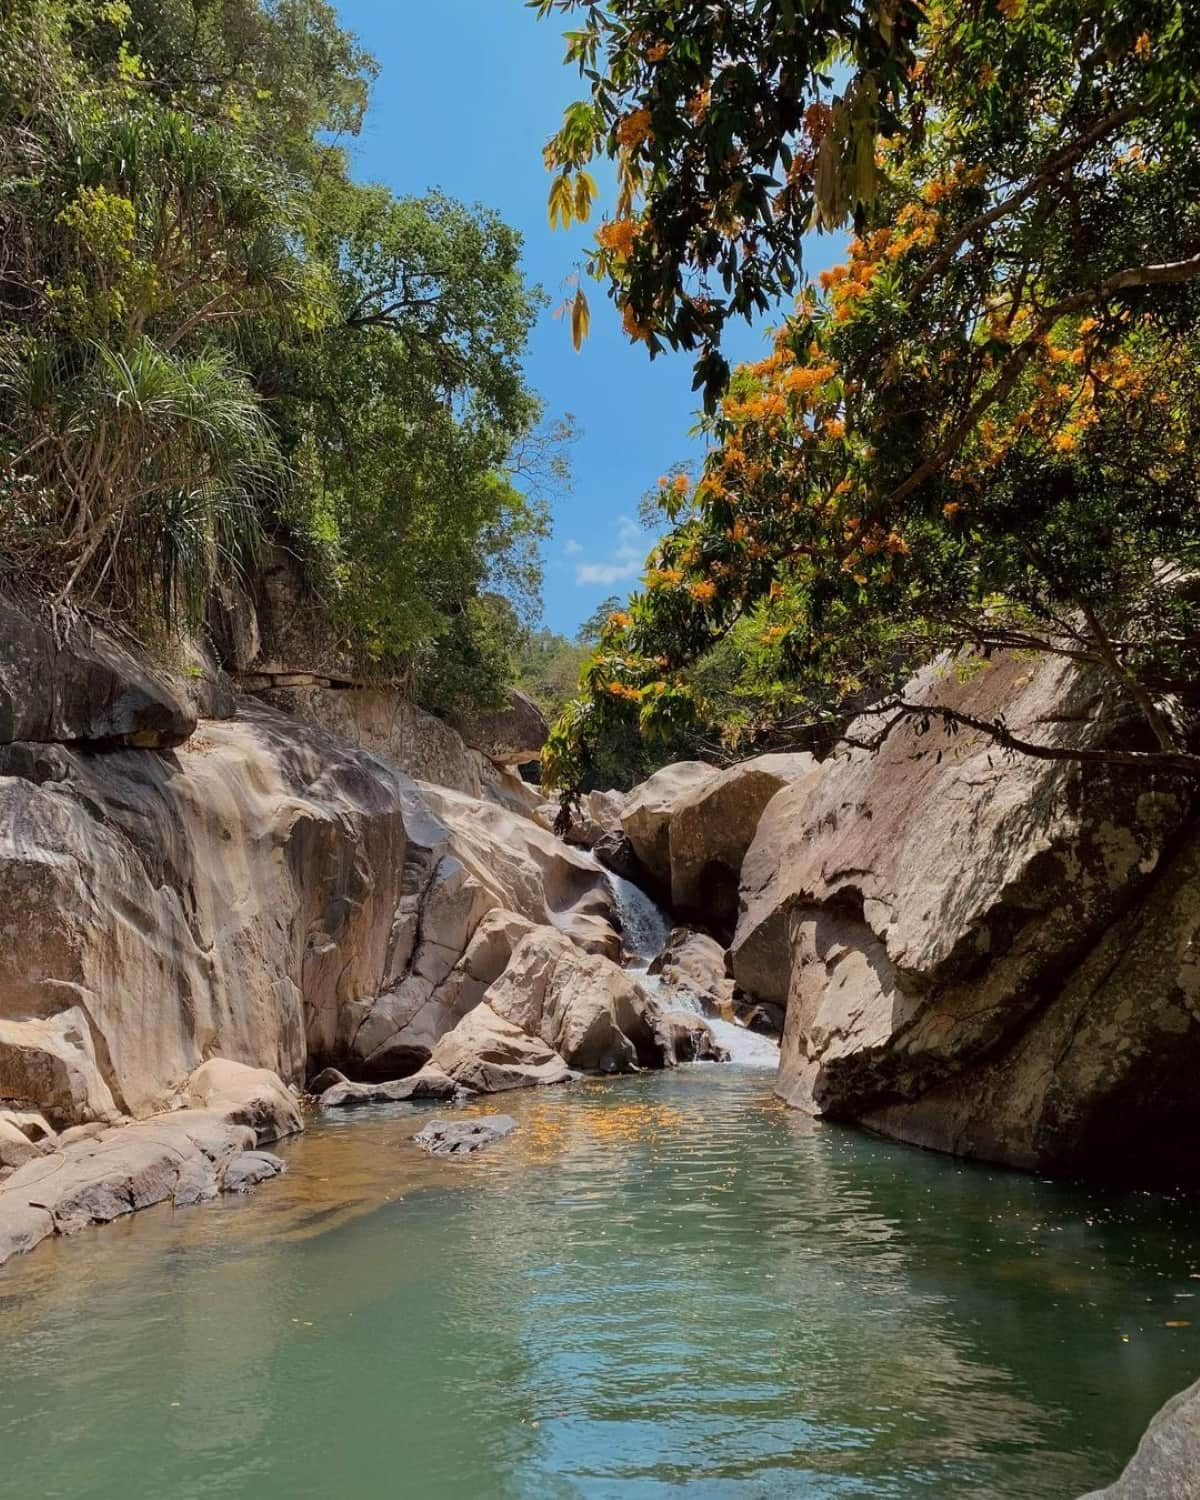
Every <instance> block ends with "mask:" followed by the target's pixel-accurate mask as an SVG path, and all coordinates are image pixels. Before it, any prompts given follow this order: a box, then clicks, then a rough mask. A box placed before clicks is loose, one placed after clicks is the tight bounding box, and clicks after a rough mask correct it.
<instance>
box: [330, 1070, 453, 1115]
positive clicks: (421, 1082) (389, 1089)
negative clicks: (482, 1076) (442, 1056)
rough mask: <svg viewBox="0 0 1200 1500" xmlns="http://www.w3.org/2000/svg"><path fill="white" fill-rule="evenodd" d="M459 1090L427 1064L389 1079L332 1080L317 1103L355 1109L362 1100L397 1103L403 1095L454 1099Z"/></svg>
mask: <svg viewBox="0 0 1200 1500" xmlns="http://www.w3.org/2000/svg"><path fill="white" fill-rule="evenodd" d="M462 1092H463V1090H462V1089H461V1088H460V1086H459V1085H458V1084H457V1083H455V1081H454V1079H453V1078H450V1077H448V1076H447V1075H446V1074H445V1073H443V1072H442V1071H441V1070H440V1069H439V1068H435V1067H432V1066H430V1065H428V1064H427V1065H426V1066H425V1067H424V1068H422V1069H421V1071H420V1072H419V1073H413V1074H411V1075H410V1076H409V1077H408V1078H397V1079H393V1080H392V1081H391V1082H389V1083H348V1082H345V1081H343V1082H342V1083H338V1084H334V1085H333V1086H332V1087H331V1088H329V1089H327V1090H326V1091H325V1092H324V1093H323V1094H322V1095H321V1097H320V1099H319V1101H318V1103H319V1104H320V1106H321V1108H322V1109H355V1108H357V1107H358V1106H359V1105H364V1104H399V1103H402V1102H403V1101H404V1100H406V1099H453V1098H455V1097H456V1096H457V1095H459V1094H461V1093H462Z"/></svg>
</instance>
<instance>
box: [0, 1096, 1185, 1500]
mask: <svg viewBox="0 0 1200 1500" xmlns="http://www.w3.org/2000/svg"><path fill="white" fill-rule="evenodd" d="M488 1108H490V1109H492V1110H495V1109H496V1108H502V1109H506V1110H510V1111H511V1112H512V1113H514V1114H516V1115H517V1116H518V1118H519V1119H520V1121H521V1129H520V1131H519V1132H518V1133H517V1134H516V1135H514V1136H512V1137H510V1138H509V1140H508V1141H507V1142H505V1143H503V1144H501V1145H498V1146H496V1147H494V1148H492V1150H491V1151H490V1152H486V1153H483V1154H482V1155H481V1156H479V1157H476V1158H474V1159H472V1160H471V1161H469V1162H466V1163H461V1162H445V1161H434V1160H430V1159H428V1158H425V1157H424V1156H422V1155H421V1154H420V1153H419V1152H417V1150H416V1148H414V1147H413V1146H412V1145H411V1143H410V1141H409V1137H410V1136H411V1134H412V1132H413V1131H414V1130H415V1129H417V1128H418V1127H419V1125H420V1124H421V1123H422V1122H423V1121H424V1120H425V1119H426V1118H428V1117H429V1113H430V1112H429V1111H428V1110H422V1111H418V1110H416V1109H414V1108H412V1107H411V1106H394V1107H392V1108H390V1109H388V1110H386V1111H378V1112H374V1111H373V1112H371V1113H370V1115H369V1117H366V1116H364V1115H362V1114H360V1115H358V1116H352V1117H348V1118H346V1119H344V1120H338V1121H335V1122H321V1123H318V1124H317V1125H315V1126H314V1128H313V1129H312V1130H311V1131H310V1133H309V1134H308V1135H307V1136H306V1137H304V1138H303V1139H301V1140H299V1141H298V1142H296V1143H295V1144H294V1145H292V1146H290V1147H288V1148H286V1154H287V1155H288V1157H289V1162H290V1166H291V1171H290V1173H289V1176H288V1177H287V1178H286V1179H284V1180H283V1182H282V1183H277V1184H274V1185H271V1186H268V1187H266V1188H264V1189H262V1190H261V1191H260V1192H259V1193H258V1194H257V1195H255V1196H253V1197H251V1198H249V1199H246V1200H242V1201H224V1202H222V1203H220V1204H218V1205H213V1206H210V1207H207V1208H199V1209H193V1210H188V1211H181V1212H179V1213H173V1212H172V1211H171V1210H169V1209H161V1210H153V1211H151V1212H149V1213H145V1214H140V1215H137V1216H135V1217H134V1218H131V1219H129V1220H127V1221H125V1222H124V1223H123V1224H121V1225H118V1226H114V1227H112V1228H109V1229H106V1230H100V1231H95V1232H88V1233H85V1234H83V1235H80V1236H78V1237H76V1238H75V1239H74V1240H71V1241H69V1242H57V1243H55V1244H53V1245H52V1246H49V1247H47V1248H45V1249H43V1250H41V1251H39V1252H37V1253H36V1254H35V1255H34V1256H32V1257H30V1259H29V1260H28V1261H18V1262H15V1263H12V1264H10V1266H9V1267H7V1268H5V1270H4V1271H3V1272H0V1337H2V1338H3V1358H2V1359H0V1494H3V1495H4V1496H5V1497H8V1496H34V1495H37V1496H46V1497H70V1500H75V1497H80V1496H88V1497H96V1500H118V1497H119V1500H131V1497H154V1500H192V1497H204V1500H215V1497H234V1496H236V1497H251V1496H253V1497H255V1500H283V1497H289V1500H294V1497H307V1496H322V1497H329V1496H335V1497H338V1500H341V1497H348V1500H349V1497H360V1500H374V1497H383V1496H388V1497H392V1496H405V1497H407V1496H420V1497H432V1500H441V1497H446V1500H449V1497H455V1500H464V1497H466V1500H471V1497H487V1500H492V1497H513V1500H517V1497H519V1500H541V1497H556V1500H557V1497H564V1500H566V1497H587V1500H599V1497H609V1496H614V1497H630V1500H651V1497H654V1500H658V1497H666V1496H677V1495H684V1494H686V1495H687V1496H689V1497H691V1496H695V1497H698V1500H709V1497H711V1500H724V1497H732V1500H747V1497H780V1496H783V1497H787V1496H802V1497H814V1500H817V1497H820V1500H824V1497H839V1500H840V1497H895V1500H908V1497H917V1496H922V1497H924V1496H929V1497H934V1496H936V1497H946V1500H962V1497H984V1496H986V1497H995V1500H1022V1497H1025V1500H1063V1497H1069V1496H1072V1495H1077V1494H1078V1493H1079V1492H1081V1491H1082V1490H1085V1489H1087V1488H1089V1487H1090V1486H1092V1485H1094V1484H1097V1483H1100V1482H1102V1481H1105V1480H1107V1479H1109V1478H1111V1477H1112V1476H1113V1475H1114V1474H1115V1473H1116V1471H1117V1470H1118V1469H1119V1468H1120V1466H1121V1464H1122V1463H1123V1462H1124V1460H1125V1459H1126V1458H1127V1456H1128V1454H1129V1452H1131V1451H1132V1448H1133V1447H1134V1445H1135V1443H1136V1440H1137V1437H1138V1435H1139V1433H1140V1431H1141V1429H1142V1428H1143V1426H1144V1425H1145V1422H1146V1421H1147V1419H1148V1418H1149V1416H1150V1415H1151V1413H1152V1412H1153V1411H1154V1410H1155V1409H1156V1408H1157V1407H1158V1406H1159V1405H1160V1404H1161V1402H1162V1401H1163V1400H1164V1399H1165V1398H1166V1397H1167V1396H1168V1395H1170V1394H1171V1393H1172V1392H1173V1391H1175V1390H1176V1389H1178V1388H1180V1387H1181V1386H1183V1385H1185V1384H1187V1383H1188V1382H1189V1381H1190V1380H1192V1379H1194V1378H1195V1377H1196V1375H1197V1374H1200V1337H1198V1330H1197V1328H1196V1327H1193V1326H1192V1323H1193V1317H1194V1316H1195V1317H1197V1322H1198V1323H1200V1316H1198V1315H1197V1312H1198V1310H1197V1302H1196V1294H1197V1292H1198V1291H1200V1280H1197V1279H1196V1278H1197V1276H1198V1275H1200V1237H1198V1236H1197V1229H1198V1228H1200V1222H1198V1220H1200V1215H1198V1214H1197V1211H1196V1210H1195V1208H1193V1207H1191V1206H1190V1205H1188V1204H1186V1203H1183V1202H1174V1201H1172V1200H1169V1199H1164V1198H1162V1197H1157V1196H1152V1195H1124V1196H1107V1197H1099V1196H1094V1195H1090V1194H1088V1193H1087V1192H1085V1191H1083V1190H1082V1189H1078V1188H1073V1187H1064V1186H1061V1185H1054V1184H1050V1183H1044V1182H1041V1181H1038V1180H1037V1179H1033V1178H1028V1177H1023V1176H1019V1175H1016V1174H1008V1173H1001V1172H994V1171H988V1170H986V1169H980V1168H974V1167H967V1166H963V1165H961V1164H958V1163H955V1162H952V1161H948V1160H946V1159H943V1158H939V1157H934V1156H928V1155H924V1154H922V1153H920V1152H918V1151H913V1150H909V1149H905V1148H903V1147H898V1146H892V1145H889V1144H887V1143H884V1142H880V1141H877V1140H874V1139H872V1138H870V1137H868V1136H864V1135H861V1134H858V1133H856V1132H854V1131H849V1130H844V1129H840V1128H837V1127H828V1126H821V1125H819V1124H815V1123H813V1122H811V1121H809V1120H807V1119H805V1118H804V1117H803V1116H800V1115H798V1114H795V1113H792V1112H789V1111H787V1110H784V1109H783V1108H782V1107H781V1106H780V1105H779V1104H778V1103H777V1101H775V1100H774V1099H773V1097H772V1096H771V1093H770V1076H769V1074H764V1073H762V1072H753V1071H750V1070H743V1069H734V1068H717V1067H712V1066H709V1067H696V1068H686V1069H680V1070H678V1071H677V1072H675V1073H673V1074H669V1075H665V1076H661V1077H652V1078H636V1079H623V1080H617V1081H613V1082H589V1083H582V1084H579V1085H576V1086H573V1087H570V1088H563V1089H557V1090H549V1091H540V1092H537V1093H528V1094H524V1095H520V1096H512V1095H509V1096H506V1097H505V1098H504V1099H503V1100H502V1101H491V1103H490V1105H489V1106H486V1107H484V1108H476V1107H474V1106H473V1107H472V1108H471V1109H470V1110H469V1111H466V1113H484V1112H487V1109H488ZM1172 1325H1184V1326H1172Z"/></svg>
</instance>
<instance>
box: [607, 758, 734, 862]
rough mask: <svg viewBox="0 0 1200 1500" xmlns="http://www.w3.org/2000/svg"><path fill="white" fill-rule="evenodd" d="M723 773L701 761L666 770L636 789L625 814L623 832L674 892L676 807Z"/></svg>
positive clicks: (627, 803) (622, 820)
mask: <svg viewBox="0 0 1200 1500" xmlns="http://www.w3.org/2000/svg"><path fill="white" fill-rule="evenodd" d="M719 774H720V773H719V772H718V771H716V770H715V769H714V768H713V767H712V766H707V765H705V764H704V763H703V762H702V761H698V760H681V761H676V762H675V764H674V765H670V766H664V767H663V769H662V770H661V771H656V772H655V773H654V775H653V776H651V777H650V778H649V780H647V781H643V782H642V784H641V785H640V786H636V787H634V789H633V791H631V792H630V793H629V796H628V797H627V798H626V799H625V805H624V807H623V809H622V811H621V829H622V831H623V833H624V834H625V837H626V838H627V839H628V840H629V842H630V844H631V845H632V846H633V852H634V853H635V854H636V855H637V857H638V860H639V861H640V862H641V864H642V865H643V867H644V868H645V869H646V870H647V871H648V873H649V874H650V876H651V878H652V879H653V880H654V881H655V883H656V884H657V885H659V886H661V888H662V889H663V890H665V891H669V890H670V889H671V819H672V817H673V816H674V814H675V809H676V807H677V806H678V805H679V804H680V803H681V802H683V801H684V800H685V799H687V798H689V797H692V796H694V795H695V794H696V793H698V792H699V791H700V790H701V789H702V788H704V787H706V786H709V785H710V784H711V783H712V782H714V781H716V779H717V777H718V775H719Z"/></svg>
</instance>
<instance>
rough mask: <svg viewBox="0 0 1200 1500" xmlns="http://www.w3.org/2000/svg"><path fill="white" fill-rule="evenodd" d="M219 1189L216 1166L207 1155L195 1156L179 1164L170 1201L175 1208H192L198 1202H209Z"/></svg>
mask: <svg viewBox="0 0 1200 1500" xmlns="http://www.w3.org/2000/svg"><path fill="white" fill-rule="evenodd" d="M220 1191H221V1184H220V1182H219V1181H218V1180H217V1172H216V1168H215V1167H214V1166H213V1164H212V1162H211V1161H209V1160H208V1158H207V1157H205V1156H197V1157H195V1158H193V1159H190V1160H188V1161H185V1162H184V1163H183V1164H182V1165H181V1166H180V1168H179V1176H178V1177H177V1178H176V1179H175V1191H174V1192H173V1193H172V1195H171V1202H172V1204H173V1205H174V1206H175V1207H176V1208H194V1207H195V1206H196V1205H197V1204H198V1203H211V1202H212V1200H213V1199H214V1198H215V1197H216V1196H217V1195H218V1193H220Z"/></svg>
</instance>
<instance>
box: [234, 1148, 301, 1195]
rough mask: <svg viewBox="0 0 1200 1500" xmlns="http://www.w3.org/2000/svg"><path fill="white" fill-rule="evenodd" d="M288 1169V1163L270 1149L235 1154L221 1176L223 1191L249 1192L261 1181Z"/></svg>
mask: <svg viewBox="0 0 1200 1500" xmlns="http://www.w3.org/2000/svg"><path fill="white" fill-rule="evenodd" d="M286 1171H287V1164H286V1163H285V1162H283V1161H281V1160H280V1158H279V1157H278V1156H273V1155H272V1154H271V1153H270V1152H269V1151H243V1152H242V1154H241V1155H240V1156H235V1157H234V1158H233V1160H232V1161H231V1162H230V1163H229V1165H228V1166H227V1167H226V1168H225V1171H224V1173H223V1175H222V1177H221V1191H222V1192H223V1193H248V1192H249V1191H250V1189H251V1188H253V1187H257V1186H258V1185H259V1183H260V1182H266V1181H268V1179H269V1178H272V1177H278V1176H279V1175H280V1174H281V1173H282V1172H286Z"/></svg>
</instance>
